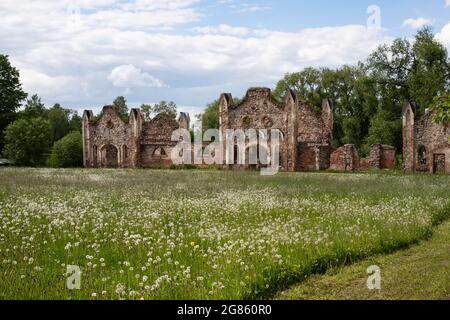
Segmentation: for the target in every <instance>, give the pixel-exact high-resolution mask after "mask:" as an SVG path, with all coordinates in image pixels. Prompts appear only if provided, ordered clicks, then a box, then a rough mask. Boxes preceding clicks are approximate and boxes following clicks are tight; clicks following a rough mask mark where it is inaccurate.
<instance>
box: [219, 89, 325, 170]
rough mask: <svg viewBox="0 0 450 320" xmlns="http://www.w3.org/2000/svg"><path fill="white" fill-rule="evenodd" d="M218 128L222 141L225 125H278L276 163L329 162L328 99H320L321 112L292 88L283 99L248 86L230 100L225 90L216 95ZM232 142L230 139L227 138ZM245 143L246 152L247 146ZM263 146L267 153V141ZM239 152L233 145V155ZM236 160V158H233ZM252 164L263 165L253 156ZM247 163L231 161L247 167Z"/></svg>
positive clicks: (301, 166)
mask: <svg viewBox="0 0 450 320" xmlns="http://www.w3.org/2000/svg"><path fill="white" fill-rule="evenodd" d="M219 119H220V131H221V134H222V136H223V137H224V140H225V144H226V143H227V141H226V136H227V135H226V130H227V129H234V130H236V129H242V130H245V129H249V128H252V129H267V130H270V129H278V130H279V131H280V132H281V136H282V139H281V141H282V142H281V145H280V167H281V169H282V170H285V171H304V170H322V169H327V168H328V167H329V166H330V152H331V140H332V133H333V109H332V103H331V101H329V100H324V101H323V104H322V110H321V112H317V111H315V110H314V109H313V108H312V107H311V106H309V105H308V104H306V103H305V102H303V101H300V100H298V99H297V95H296V93H295V92H293V91H292V90H287V91H286V95H285V98H284V101H283V102H278V101H276V100H275V99H274V98H273V97H272V95H271V91H270V89H268V88H251V89H249V90H248V91H247V93H246V95H245V97H244V99H243V100H242V101H241V102H239V103H237V104H234V103H233V98H232V96H231V94H229V93H223V94H222V95H221V96H220V98H219ZM231 143H232V144H233V143H234V141H233V142H231ZM250 147H251V146H250V145H249V143H248V141H247V143H246V150H245V153H246V156H245V159H246V161H248V158H249V157H248V153H249V152H248V149H249V148H250ZM268 149H269V150H267V151H268V152H269V153H270V143H269V144H268ZM238 152H242V151H240V150H237V148H235V150H234V153H235V155H234V157H235V159H236V158H237V153H238ZM233 162H234V163H237V161H233ZM257 162H258V164H257V165H256V166H255V167H257V168H258V167H264V165H263V163H264V161H261V160H260V159H257ZM250 166H251V165H249V164H248V162H246V165H233V167H234V168H240V167H243V168H248V167H250Z"/></svg>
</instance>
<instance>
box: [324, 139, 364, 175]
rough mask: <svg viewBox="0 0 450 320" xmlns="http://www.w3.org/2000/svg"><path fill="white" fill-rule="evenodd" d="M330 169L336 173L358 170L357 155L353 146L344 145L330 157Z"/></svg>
mask: <svg viewBox="0 0 450 320" xmlns="http://www.w3.org/2000/svg"><path fill="white" fill-rule="evenodd" d="M330 169H331V170H336V171H356V170H358V169H359V154H358V150H357V149H356V147H355V146H354V145H353V144H346V145H345V146H343V147H340V148H338V149H337V150H335V151H334V152H333V153H332V154H331V156H330Z"/></svg>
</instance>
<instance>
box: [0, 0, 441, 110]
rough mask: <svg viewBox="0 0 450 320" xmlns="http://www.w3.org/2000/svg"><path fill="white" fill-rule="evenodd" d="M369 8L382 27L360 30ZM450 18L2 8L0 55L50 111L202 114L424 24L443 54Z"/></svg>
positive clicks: (305, 10)
mask: <svg viewBox="0 0 450 320" xmlns="http://www.w3.org/2000/svg"><path fill="white" fill-rule="evenodd" d="M372 5H376V6H378V7H379V9H380V14H381V15H380V17H381V19H380V20H379V23H380V27H381V28H374V27H373V25H369V26H368V25H367V21H368V18H369V16H370V15H371V14H368V13H367V8H368V7H369V6H372ZM449 17H450V0H430V1H425V0H409V1H407V0H395V1H387V0H383V1H365V0H346V1H336V0H334V1H332V0H315V1H292V0H281V1H274V0H261V1H257V0H253V1H250V0H244V1H237V0H128V1H119V0H72V1H69V0H59V1H54V0H36V1H26V0H2V1H1V2H0V20H1V21H2V28H1V29H0V53H3V54H8V55H9V56H10V58H11V60H12V62H13V64H14V65H15V66H17V67H18V68H19V69H20V71H21V77H22V81H23V83H24V87H25V89H26V91H27V92H28V93H30V94H33V93H37V94H39V95H40V96H41V97H42V99H43V101H44V102H45V103H46V104H48V105H51V104H53V103H55V102H59V103H61V104H62V105H64V106H66V107H71V108H76V109H79V110H82V109H84V108H89V109H93V110H95V111H98V110H100V108H101V107H102V106H103V105H105V104H108V103H111V101H112V100H113V99H114V97H116V96H118V95H125V96H126V98H127V100H128V102H129V105H130V106H133V107H134V106H139V105H140V104H141V103H155V102H158V101H160V100H163V99H165V100H173V101H175V102H176V103H177V104H178V105H179V108H180V110H183V111H188V112H190V113H197V112H200V111H201V110H203V108H204V106H205V105H206V104H207V103H208V102H210V101H212V100H213V99H215V98H217V97H218V96H219V94H220V93H221V92H231V93H233V95H235V96H242V95H243V94H244V93H245V91H246V89H247V88H248V87H251V86H269V87H273V86H274V85H275V83H276V81H277V80H278V79H280V78H281V77H282V76H283V75H284V74H285V73H286V72H294V71H298V70H301V69H302V68H304V67H307V66H314V67H319V66H329V67H336V66H339V65H342V64H355V63H357V62H358V61H359V60H363V59H365V58H366V57H367V55H368V54H369V53H370V52H371V51H372V50H373V49H374V48H376V46H378V45H380V44H382V43H389V42H390V41H392V39H393V38H395V37H407V38H411V37H413V36H414V34H415V33H416V31H417V30H418V28H420V27H421V26H423V25H425V24H428V25H431V26H432V27H433V28H434V30H435V32H436V34H437V36H436V37H437V39H439V40H440V41H441V42H442V43H443V44H444V45H445V46H446V47H447V48H450V21H449V20H450V19H449ZM371 21H372V20H371ZM376 21H378V20H376Z"/></svg>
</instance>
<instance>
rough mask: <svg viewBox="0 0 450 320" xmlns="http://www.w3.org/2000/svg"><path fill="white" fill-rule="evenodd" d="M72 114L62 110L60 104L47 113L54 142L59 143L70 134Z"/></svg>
mask: <svg viewBox="0 0 450 320" xmlns="http://www.w3.org/2000/svg"><path fill="white" fill-rule="evenodd" d="M70 113H71V111H70V110H68V109H64V108H62V107H61V105H60V104H59V103H57V104H55V105H54V106H53V107H52V108H50V109H49V110H48V111H47V119H48V121H49V122H50V126H51V128H52V141H58V140H59V139H61V138H62V137H64V136H65V135H66V134H68V133H69V132H70V119H69V116H70Z"/></svg>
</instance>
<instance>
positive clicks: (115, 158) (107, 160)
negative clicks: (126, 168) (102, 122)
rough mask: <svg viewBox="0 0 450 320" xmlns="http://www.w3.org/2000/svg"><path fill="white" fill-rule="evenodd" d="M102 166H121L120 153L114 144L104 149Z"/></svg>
mask: <svg viewBox="0 0 450 320" xmlns="http://www.w3.org/2000/svg"><path fill="white" fill-rule="evenodd" d="M102 166H103V167H106V168H117V167H118V166H119V152H118V150H117V148H116V147H115V146H113V145H112V144H107V145H105V146H104V147H103V150H102Z"/></svg>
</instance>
